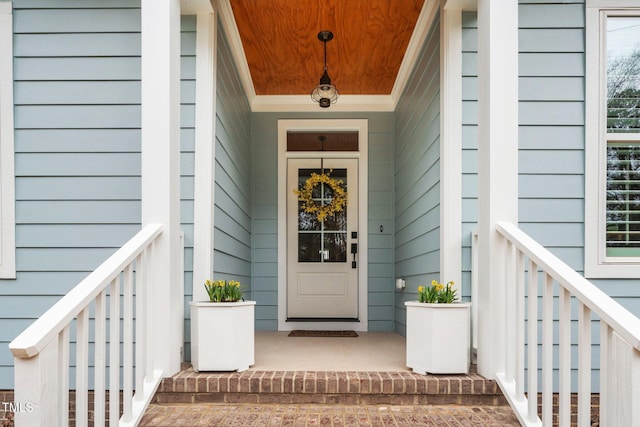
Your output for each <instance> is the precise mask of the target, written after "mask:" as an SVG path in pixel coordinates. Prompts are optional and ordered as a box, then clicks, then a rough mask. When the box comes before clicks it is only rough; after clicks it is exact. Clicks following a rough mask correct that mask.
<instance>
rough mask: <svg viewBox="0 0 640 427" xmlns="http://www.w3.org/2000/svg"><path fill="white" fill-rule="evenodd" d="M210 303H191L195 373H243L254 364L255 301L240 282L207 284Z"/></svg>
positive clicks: (230, 281)
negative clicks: (244, 293)
mask: <svg viewBox="0 0 640 427" xmlns="http://www.w3.org/2000/svg"><path fill="white" fill-rule="evenodd" d="M204 287H205V289H206V291H207V295H208V296H209V301H192V302H190V303H189V305H190V306H191V364H192V365H193V369H194V370H195V371H197V372H198V371H239V372H240V371H244V370H247V369H249V366H251V365H253V364H254V363H255V338H254V318H255V314H254V311H255V310H254V309H255V304H256V302H255V301H245V300H244V299H243V298H242V288H241V285H240V282H238V281H235V280H229V281H225V280H216V281H211V280H207V281H205V283H204Z"/></svg>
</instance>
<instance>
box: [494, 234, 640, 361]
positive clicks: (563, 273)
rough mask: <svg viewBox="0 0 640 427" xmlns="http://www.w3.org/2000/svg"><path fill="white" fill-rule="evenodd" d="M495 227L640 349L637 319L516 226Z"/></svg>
mask: <svg viewBox="0 0 640 427" xmlns="http://www.w3.org/2000/svg"><path fill="white" fill-rule="evenodd" d="M496 228H497V230H498V232H499V233H500V234H502V235H503V236H505V237H507V238H508V239H509V240H511V241H512V242H513V244H514V245H515V246H516V247H517V248H518V249H519V250H520V251H521V252H522V253H524V254H525V255H526V256H527V257H528V258H529V259H531V260H533V261H535V263H536V264H537V265H538V266H539V267H541V268H542V270H544V271H547V272H549V273H552V274H551V275H552V276H553V278H554V279H555V280H556V281H557V282H559V283H560V284H562V286H563V287H564V288H566V289H567V290H569V291H570V292H571V294H572V295H574V296H576V297H577V298H578V299H579V300H580V301H581V302H582V304H584V305H586V306H587V307H589V309H590V310H591V311H592V312H594V313H596V314H597V315H598V316H599V317H600V319H602V320H604V321H605V322H606V323H607V324H609V325H610V326H611V327H612V328H613V329H614V330H615V331H616V333H618V334H619V335H620V336H622V337H623V338H624V339H625V340H626V341H627V342H628V343H629V345H630V346H632V347H633V348H635V349H636V350H640V318H638V317H636V316H634V315H633V314H632V313H631V312H629V311H628V310H627V309H626V308H624V307H623V306H622V305H621V304H620V303H618V302H617V301H615V300H614V299H612V298H611V297H610V296H609V295H607V294H606V293H604V292H602V290H600V289H599V288H598V287H597V286H595V285H594V284H593V283H591V282H590V281H588V280H587V279H585V278H584V277H583V276H581V275H580V274H579V273H578V272H576V271H575V270H573V269H572V268H571V267H569V266H568V265H567V264H565V263H564V262H563V261H561V260H560V259H559V258H557V257H556V256H555V255H553V254H552V253H551V252H549V251H548V250H547V249H545V248H544V247H543V246H542V245H540V244H539V243H538V242H536V241H535V240H533V239H532V238H531V237H529V236H528V235H527V234H526V233H524V232H523V231H522V230H520V229H519V228H518V227H516V226H515V225H513V224H511V223H507V222H498V223H497V224H496Z"/></svg>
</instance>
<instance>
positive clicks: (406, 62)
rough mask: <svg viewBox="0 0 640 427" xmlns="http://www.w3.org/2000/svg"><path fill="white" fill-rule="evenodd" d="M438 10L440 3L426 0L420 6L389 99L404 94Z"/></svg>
mask: <svg viewBox="0 0 640 427" xmlns="http://www.w3.org/2000/svg"><path fill="white" fill-rule="evenodd" d="M438 10H440V2H439V1H437V0H427V1H425V2H424V5H423V6H422V11H420V16H418V21H417V22H416V26H415V28H414V30H413V34H412V35H411V39H410V40H409V45H408V46H407V51H406V52H405V54H404V58H403V60H402V64H400V69H399V70H398V75H397V76H396V82H395V83H394V85H393V89H392V90H391V97H392V98H393V99H395V100H397V99H400V96H401V95H402V92H404V89H405V87H406V86H407V82H408V81H409V78H410V77H411V73H412V72H413V68H414V67H415V65H416V61H417V60H418V56H419V55H420V51H421V50H422V46H423V45H424V41H425V40H426V38H427V35H428V34H429V30H430V29H431V26H432V25H433V21H434V19H435V17H436V15H437V14H438Z"/></svg>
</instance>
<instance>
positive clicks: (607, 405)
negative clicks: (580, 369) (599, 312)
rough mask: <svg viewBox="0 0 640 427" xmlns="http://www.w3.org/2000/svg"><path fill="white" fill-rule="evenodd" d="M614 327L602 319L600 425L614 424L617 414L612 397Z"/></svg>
mask: <svg viewBox="0 0 640 427" xmlns="http://www.w3.org/2000/svg"><path fill="white" fill-rule="evenodd" d="M612 335H613V329H611V327H610V326H609V325H607V324H606V323H605V322H603V321H602V320H600V425H603V426H609V425H613V421H614V420H615V415H614V414H613V413H612V409H611V408H613V404H612V402H611V397H612V395H613V390H612V385H613V378H612V376H611V375H610V373H611V370H610V369H609V364H610V363H611V359H612V358H611V348H612V345H611V336H612Z"/></svg>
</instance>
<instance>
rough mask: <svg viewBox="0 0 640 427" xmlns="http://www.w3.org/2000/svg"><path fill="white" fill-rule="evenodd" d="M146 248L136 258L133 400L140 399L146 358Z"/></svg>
mask: <svg viewBox="0 0 640 427" xmlns="http://www.w3.org/2000/svg"><path fill="white" fill-rule="evenodd" d="M146 254H147V250H144V251H143V252H142V254H141V255H140V256H138V259H136V280H135V282H136V298H135V307H136V325H135V331H136V332H135V335H136V338H135V346H136V352H135V359H136V369H135V379H136V380H135V387H136V394H135V395H134V396H133V400H137V399H142V389H143V387H144V374H145V370H146V369H145V361H146V360H147V343H146V340H145V339H144V332H143V331H144V328H145V326H146V318H147V317H146V314H147V313H146V303H145V302H146V301H145V299H146V295H145V289H144V285H143V283H144V280H145V261H146Z"/></svg>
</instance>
